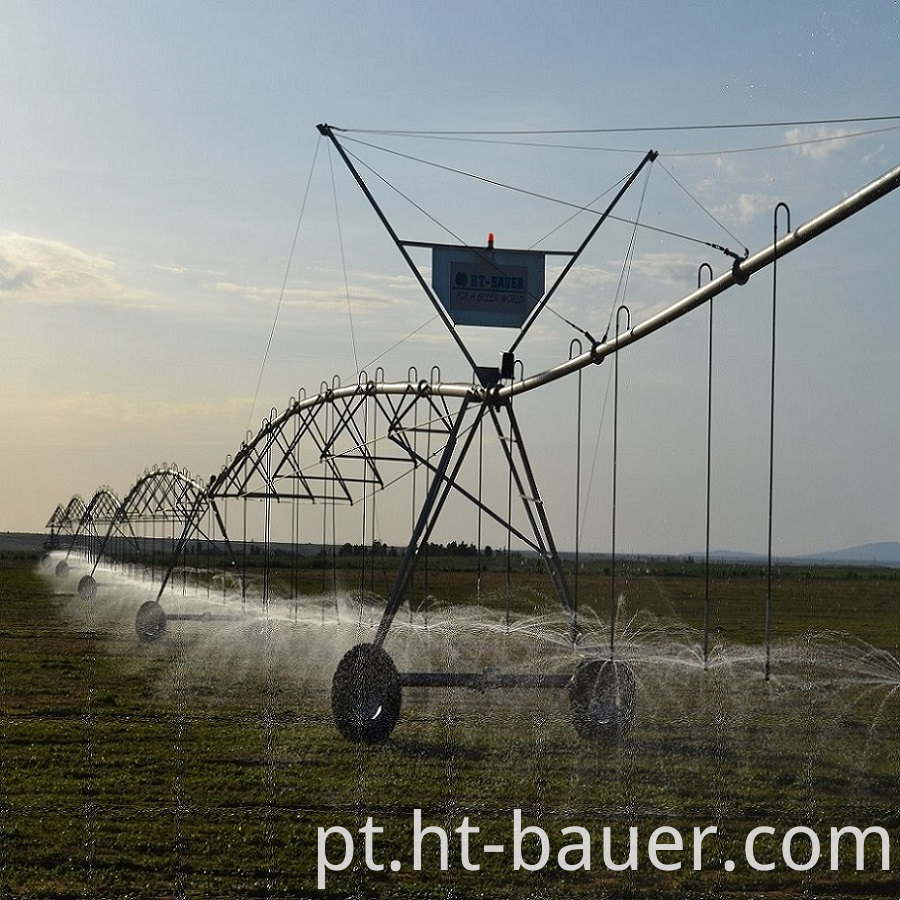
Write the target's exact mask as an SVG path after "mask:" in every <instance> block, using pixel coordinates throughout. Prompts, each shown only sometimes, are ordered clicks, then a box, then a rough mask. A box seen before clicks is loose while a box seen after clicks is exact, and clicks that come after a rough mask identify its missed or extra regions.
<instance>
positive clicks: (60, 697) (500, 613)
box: [0, 554, 900, 900]
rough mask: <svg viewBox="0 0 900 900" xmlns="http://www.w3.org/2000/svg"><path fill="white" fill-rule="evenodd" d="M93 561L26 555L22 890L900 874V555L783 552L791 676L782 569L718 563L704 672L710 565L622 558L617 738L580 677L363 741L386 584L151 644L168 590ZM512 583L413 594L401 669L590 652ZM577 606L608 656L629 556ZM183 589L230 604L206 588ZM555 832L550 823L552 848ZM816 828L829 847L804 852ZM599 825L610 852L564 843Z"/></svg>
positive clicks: (447, 707)
mask: <svg viewBox="0 0 900 900" xmlns="http://www.w3.org/2000/svg"><path fill="white" fill-rule="evenodd" d="M77 574H78V573H77V571H76V572H74V573H73V574H72V575H70V576H69V578H67V579H63V580H59V579H55V578H54V577H53V576H52V574H50V573H47V572H45V571H43V570H41V569H40V568H39V566H38V564H37V561H36V560H35V559H34V558H32V557H30V556H28V555H25V554H23V555H21V556H19V557H8V558H5V559H3V560H2V561H0V897H2V898H7V897H9V898H19V897H22V898H25V897H35V898H37V897H40V898H70V897H71V898H75V897H78V898H83V897H98V898H119V897H134V898H169V897H196V898H213V897H221V898H239V897H284V898H291V897H296V898H300V897H304V898H305V897H322V898H337V897H360V898H368V897H372V898H379V897H408V898H413V897H414V898H438V897H440V898H450V897H452V898H456V900H467V898H477V897H484V898H524V897H534V898H541V897H547V898H555V897H560V898H561V897H623V898H624V897H672V898H675V897H679V898H680V897H712V896H734V897H788V896H827V897H848V898H849V897H854V898H858V897H877V896H884V897H896V896H897V895H898V893H900V802H898V797H900V753H898V743H900V742H898V738H900V690H898V689H900V663H898V656H900V572H898V571H896V570H886V569H866V568H860V569H853V570H850V569H838V568H821V569H816V568H812V569H800V568H791V567H784V568H781V569H779V570H778V572H777V577H776V581H775V592H774V599H775V604H774V617H773V639H772V643H771V648H770V650H771V652H770V664H771V676H770V678H769V679H766V678H765V677H764V667H765V648H764V632H763V603H764V599H765V593H766V581H765V573H764V572H762V571H760V570H759V568H758V567H751V566H731V567H720V568H718V569H717V570H716V571H715V572H714V577H713V581H712V591H711V594H712V596H713V597H714V598H715V600H714V604H713V607H712V615H711V621H712V626H713V627H712V629H711V632H710V642H709V655H708V659H707V664H706V665H704V664H703V659H702V656H701V654H700V649H699V648H700V645H701V634H700V631H699V629H700V627H701V625H702V621H703V617H702V613H703V596H704V579H703V572H702V569H701V568H700V567H698V566H693V565H687V564H685V565H684V566H679V565H677V564H674V563H665V564H664V563H661V562H657V563H649V562H644V563H637V562H634V563H629V564H627V565H626V564H623V566H622V569H621V571H620V572H619V573H618V578H619V582H618V584H619V589H620V591H621V597H620V599H619V604H618V620H619V624H620V632H619V636H618V637H617V645H616V647H617V653H619V654H621V656H622V657H624V658H625V659H627V660H628V661H629V663H630V664H631V666H632V667H633V670H634V673H635V675H636V679H637V690H638V693H637V712H636V718H635V723H634V727H633V728H632V729H631V730H630V731H629V732H628V733H627V734H626V735H625V736H624V737H623V738H622V739H621V740H620V741H619V742H617V743H614V744H610V743H591V742H587V741H584V740H582V739H580V738H579V737H578V736H577V735H576V733H575V731H574V730H573V728H572V725H571V722H570V719H569V704H568V699H567V695H566V691H565V690H540V691H538V690H530V689H509V690H486V691H484V692H481V691H471V690H463V689H458V688H447V687H444V688H436V689H429V690H426V689H421V688H419V689H417V688H407V689H404V694H403V709H402V713H401V717H400V721H399V724H398V725H397V727H396V729H395V730H394V732H393V734H392V735H391V736H390V738H389V739H388V740H387V741H385V742H384V743H382V744H377V745H372V746H368V745H355V744H351V743H348V742H346V741H345V740H344V739H343V738H342V737H341V736H340V735H339V734H338V732H337V731H336V729H335V726H334V724H333V721H332V714H331V707H330V689H331V678H332V674H333V673H334V670H335V667H336V666H337V664H338V662H339V660H340V659H341V657H342V655H343V654H344V653H345V652H346V650H347V649H349V648H350V647H351V646H353V645H354V644H356V643H360V642H365V641H371V640H372V638H373V635H374V630H373V625H374V624H377V621H378V601H377V598H375V599H374V600H373V599H372V598H364V602H363V603H362V604H360V603H359V602H356V601H355V600H354V599H353V598H354V597H356V599H357V600H358V597H359V596H361V595H362V592H359V591H356V592H355V591H354V588H355V581H354V579H355V578H356V575H355V574H354V573H353V571H352V569H347V570H346V571H336V574H335V577H336V579H337V581H339V582H340V583H341V584H342V585H343V586H344V587H345V588H346V594H347V597H346V599H339V600H338V601H335V599H334V596H333V595H332V594H325V595H317V594H314V593H311V594H310V595H309V598H308V602H307V600H304V602H303V603H302V604H301V606H300V607H299V608H295V607H292V608H287V607H285V608H284V609H280V608H278V607H277V606H276V607H273V612H272V615H271V616H270V617H269V618H268V619H265V618H260V617H256V616H253V615H250V614H247V615H245V616H244V617H243V618H241V619H239V620H236V621H209V622H200V621H184V622H179V621H173V622H171V623H170V624H169V629H168V632H167V634H166V636H165V638H164V639H163V640H161V641H159V642H157V643H154V644H149V645H142V644H140V643H139V642H138V640H137V638H136V635H135V630H134V613H135V611H136V609H137V607H138V606H139V604H140V602H141V601H142V600H143V599H147V597H148V596H151V595H152V594H151V587H150V586H149V584H141V583H140V582H133V581H129V580H128V579H126V578H124V577H117V576H114V575H113V574H106V575H102V576H98V581H99V588H100V590H99V592H98V597H97V599H95V600H94V601H92V602H87V601H85V600H82V599H81V598H80V597H78V595H77V593H76V590H75V585H76V582H77ZM310 577H311V578H312V580H315V579H314V577H313V576H310ZM316 577H317V576H316ZM339 587H340V585H339ZM513 587H514V598H513V601H512V602H511V603H509V604H507V605H506V606H505V605H504V599H503V593H504V583H503V578H502V577H501V575H500V574H499V573H497V572H491V571H486V572H484V573H483V578H482V583H481V585H480V594H477V593H476V592H475V591H474V590H473V588H472V573H471V572H465V571H449V570H448V571H445V572H440V571H436V572H435V573H434V583H433V585H432V586H431V593H432V594H433V596H434V597H435V598H436V599H435V600H434V602H432V603H429V604H427V605H425V607H424V608H419V609H416V610H414V611H410V610H408V609H404V610H402V611H401V614H400V615H398V618H397V622H396V624H395V627H394V629H393V630H392V633H391V635H390V636H389V638H388V641H387V643H386V645H385V646H386V649H388V650H389V651H390V652H391V654H392V656H393V657H394V659H395V661H396V663H397V666H398V668H399V669H400V670H401V671H425V670H432V671H445V670H447V669H454V670H461V671H470V670H472V671H481V670H483V669H485V668H487V667H491V666H495V665H496V666H498V667H500V668H501V669H503V670H504V671H507V670H513V671H540V672H544V671H550V672H561V673H564V672H571V671H573V669H574V666H575V664H576V659H575V656H574V654H573V652H572V650H571V649H570V647H569V646H568V644H567V641H566V639H565V636H566V629H565V623H564V622H563V621H562V619H561V617H560V616H559V615H558V614H557V613H556V612H555V610H554V608H553V603H552V602H551V601H550V599H548V597H547V596H546V594H545V593H542V590H541V588H540V586H539V580H537V579H535V580H534V581H532V580H531V576H530V575H529V574H526V573H522V574H516V575H515V576H514V578H513ZM307 589H309V590H314V586H307ZM579 597H580V601H579V612H580V617H581V626H582V630H583V632H584V634H585V647H586V648H587V649H590V648H591V647H595V648H596V649H597V650H598V652H600V653H601V654H602V652H604V649H605V647H606V642H607V641H608V632H607V630H606V629H607V627H608V614H609V600H608V597H609V577H608V572H605V571H604V570H603V568H602V566H597V567H595V569H593V570H586V571H585V572H584V573H583V575H582V576H581V578H580V582H579ZM448 598H449V599H448ZM451 599H452V601H453V602H450V600H451ZM476 601H477V602H476ZM163 602H164V605H165V606H166V608H167V610H171V611H175V610H177V609H185V610H188V609H213V610H215V609H221V607H222V603H221V601H219V600H216V599H215V597H214V595H213V594H212V592H207V591H195V589H194V588H191V587H190V586H189V584H188V583H186V584H185V586H183V587H182V586H177V587H175V588H174V589H173V592H172V595H171V596H170V597H167V598H165V599H164V601H163ZM231 607H234V604H233V603H231ZM236 608H237V610H238V612H240V606H239V605H238V606H237V607H236ZM244 612H249V611H248V610H244ZM417 810H418V811H420V812H418V813H417V812H416V811H417ZM516 810H518V811H520V812H519V813H518V814H516V813H515V811H516ZM417 816H419V817H420V823H421V826H422V827H423V828H424V827H427V826H434V827H436V828H443V829H444V831H445V832H446V834H447V835H448V839H447V865H446V868H444V867H443V866H442V860H441V852H440V850H441V841H440V837H439V835H438V834H437V832H436V831H432V832H431V833H429V834H428V835H426V836H424V837H422V836H421V835H420V850H421V855H420V859H418V860H416V858H415V855H416V854H415V852H414V848H415V843H416V835H415V831H416V827H417V826H416V817H417ZM516 816H518V818H516ZM370 818H371V826H372V828H382V829H383V831H373V830H372V829H371V828H369V830H368V838H369V841H368V843H369V846H368V847H367V846H366V843H367V840H366V831H365V829H367V827H368V824H367V823H369V820H370ZM517 821H518V823H519V825H518V827H519V833H518V835H517V834H516V827H517V826H516V822H517ZM338 826H340V827H341V828H343V829H346V833H347V834H348V835H350V836H351V837H352V838H353V840H354V842H355V843H354V856H353V858H352V861H351V860H350V859H349V858H348V859H347V860H346V862H347V865H346V866H344V865H343V863H344V862H345V860H344V850H345V844H344V842H343V838H342V836H341V834H340V833H339V832H337V831H333V832H332V833H331V834H330V836H329V837H328V838H327V840H326V839H325V838H324V837H322V838H321V840H322V841H325V844H324V845H322V844H320V829H334V828H336V827H338ZM576 826H577V827H578V828H580V829H583V831H579V832H575V831H568V832H566V833H565V834H564V833H563V829H571V828H574V827H576ZM847 826H854V827H857V828H859V829H867V828H875V827H877V828H880V829H883V830H884V832H885V833H886V834H887V835H888V836H889V839H890V842H891V847H890V860H889V867H888V868H887V869H883V868H882V859H883V857H882V847H883V845H882V844H881V843H879V841H878V840H877V839H876V838H875V837H867V838H866V839H865V841H864V844H863V845H862V846H863V850H862V852H861V855H860V857H859V858H857V854H856V845H855V844H854V842H853V840H852V838H848V839H846V840H840V841H838V840H834V839H832V838H831V837H830V836H831V829H832V828H833V827H834V828H845V827H847ZM466 827H468V828H470V829H471V828H476V827H477V828H478V829H479V831H478V832H477V833H476V832H471V831H470V832H468V834H466V833H464V832H465V828H466ZM662 827H665V828H667V829H669V830H668V831H666V833H665V835H664V836H663V837H660V838H659V839H658V842H657V844H658V847H662V846H663V845H665V846H669V847H673V841H674V837H673V835H674V834H675V833H676V831H677V833H679V834H680V835H682V836H683V838H684V843H683V847H682V848H681V849H677V848H675V849H669V850H665V851H659V850H658V851H657V853H656V858H657V859H658V860H661V861H662V862H664V863H668V864H669V868H668V869H665V870H663V869H662V868H661V867H659V866H656V865H654V864H653V860H652V853H651V849H650V847H649V844H650V843H652V840H651V835H652V834H653V833H654V832H655V831H657V830H658V829H660V828H662ZM758 827H767V828H771V831H770V832H760V833H758V836H757V839H756V840H755V844H754V846H753V851H754V854H755V859H756V860H757V861H758V862H760V863H772V864H773V867H772V868H769V869H761V868H755V867H753V866H751V865H750V864H749V862H748V860H747V854H746V847H747V835H748V833H750V832H751V831H752V830H753V829H754V828H758ZM527 828H532V829H538V828H539V829H541V830H542V831H543V832H544V833H545V834H546V835H547V836H548V850H549V855H548V858H547V860H546V864H544V865H540V866H539V865H538V863H539V862H540V861H541V854H542V852H543V848H542V844H541V841H540V836H539V835H538V834H537V832H536V831H535V830H532V831H525V830H524V829H527ZM712 828H715V832H714V833H713V834H712V836H710V837H707V838H706V839H704V840H703V841H702V846H701V847H700V848H699V849H697V848H695V846H694V843H695V839H696V836H697V831H699V830H702V829H712ZM360 829H364V831H363V832H361V831H360ZM630 829H636V832H635V833H633V832H632V831H630ZM695 829H697V831H695ZM791 829H799V830H797V831H796V832H795V834H794V839H793V841H791V840H790V837H789V838H788V841H787V845H788V851H789V852H788V856H789V857H790V858H791V859H792V860H793V861H794V863H795V864H796V865H795V866H794V867H793V868H792V867H791V866H790V865H787V864H786V863H785V862H784V846H783V837H784V835H785V834H786V833H788V832H789V831H790V830H791ZM635 834H636V837H634V835H635ZM811 834H815V835H817V836H818V837H819V839H820V841H821V847H820V848H819V850H820V852H819V853H818V859H817V861H816V862H815V864H813V865H811V866H809V867H806V866H805V865H804V864H805V862H806V861H807V860H810V859H811V858H812V855H813V853H812V851H813V847H812V844H811V838H810V835H811ZM517 837H518V839H519V846H518V851H519V852H518V859H517V858H516V854H515V853H514V852H513V845H514V844H515V842H516V840H517ZM465 840H468V844H469V846H468V852H467V853H463V850H464V849H465V848H464V847H463V844H464V842H465ZM578 842H580V843H579V847H581V848H583V847H584V846H585V845H586V844H587V843H589V846H590V868H587V867H586V866H585V865H575V864H574V863H577V862H579V861H581V862H584V858H583V857H582V855H581V853H580V852H578V851H575V850H570V851H569V852H568V853H567V854H561V853H560V851H561V849H562V848H563V847H564V846H567V845H572V844H575V843H578ZM632 843H633V844H634V846H635V847H636V850H635V859H634V865H627V866H626V865H625V863H626V862H627V861H628V860H629V853H630V850H631V846H632ZM499 845H503V846H504V847H505V848H506V850H505V852H502V853H501V852H494V851H493V850H486V851H485V852H482V850H483V848H485V847H496V846H499ZM323 846H324V848H325V849H324V856H325V857H326V858H327V859H328V861H329V864H330V866H331V868H329V869H323V867H322V859H323V850H322V847H323ZM695 850H696V853H695ZM832 851H834V857H832ZM561 861H562V862H565V863H567V864H571V865H563V864H561ZM417 862H418V866H417V865H416V863H417ZM516 862H524V863H525V864H526V865H519V866H518V867H517V866H516ZM606 862H611V863H615V864H619V866H620V868H619V869H614V868H613V867H612V866H610V865H607V864H606ZM732 862H733V865H727V864H726V863H732ZM392 863H395V864H394V865H392ZM833 863H836V865H833ZM676 864H677V865H676ZM860 865H861V868H859V866H860ZM322 882H324V886H322V887H320V883H322Z"/></svg>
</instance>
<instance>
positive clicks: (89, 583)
mask: <svg viewBox="0 0 900 900" xmlns="http://www.w3.org/2000/svg"><path fill="white" fill-rule="evenodd" d="M78 596H79V597H81V599H82V600H93V599H94V598H95V597H96V596H97V582H96V581H95V580H94V578H93V576H91V575H82V576H81V578H79V579H78Z"/></svg>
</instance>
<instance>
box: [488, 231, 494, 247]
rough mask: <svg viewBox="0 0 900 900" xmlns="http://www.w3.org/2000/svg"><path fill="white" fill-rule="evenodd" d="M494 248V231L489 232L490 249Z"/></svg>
mask: <svg viewBox="0 0 900 900" xmlns="http://www.w3.org/2000/svg"><path fill="white" fill-rule="evenodd" d="M493 249H494V232H493V231H490V232H488V250H493Z"/></svg>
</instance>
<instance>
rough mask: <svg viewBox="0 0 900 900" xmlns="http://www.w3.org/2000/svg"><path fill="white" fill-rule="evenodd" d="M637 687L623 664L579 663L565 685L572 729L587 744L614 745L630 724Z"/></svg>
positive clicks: (605, 661)
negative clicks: (601, 743) (594, 742)
mask: <svg viewBox="0 0 900 900" xmlns="http://www.w3.org/2000/svg"><path fill="white" fill-rule="evenodd" d="M636 695H637V683H636V681H635V677H634V671H633V670H632V668H631V666H629V665H628V663H625V662H615V661H613V660H608V659H592V660H588V661H586V662H583V663H581V664H580V665H579V666H578V668H577V669H576V670H575V674H574V675H573V676H572V681H571V682H570V683H569V703H570V708H571V713H572V725H573V726H574V727H575V731H576V732H578V736H579V737H581V738H584V739H585V740H587V741H606V742H615V741H618V740H620V739H621V738H622V737H623V736H624V735H625V734H626V733H627V732H628V731H629V729H630V728H631V726H632V725H633V724H634V708H635V699H636Z"/></svg>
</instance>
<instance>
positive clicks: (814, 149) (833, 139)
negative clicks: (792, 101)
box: [785, 125, 853, 160]
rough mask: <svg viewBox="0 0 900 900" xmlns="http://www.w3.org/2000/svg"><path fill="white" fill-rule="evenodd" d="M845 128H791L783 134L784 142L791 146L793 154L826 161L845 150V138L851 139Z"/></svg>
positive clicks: (850, 134)
mask: <svg viewBox="0 0 900 900" xmlns="http://www.w3.org/2000/svg"><path fill="white" fill-rule="evenodd" d="M852 136H853V134H852V132H850V131H848V130H847V129H846V128H828V127H827V126H825V125H819V126H818V128H811V127H805V128H791V129H790V130H789V131H787V132H786V133H785V140H787V142H788V143H789V144H791V145H792V146H793V149H794V152H795V153H798V154H799V155H800V156H805V157H806V158H807V159H819V160H820V159H827V158H828V157H829V156H832V155H833V154H835V153H838V152H839V151H841V150H843V149H845V148H846V146H847V144H846V140H845V139H846V138H848V137H852Z"/></svg>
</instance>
